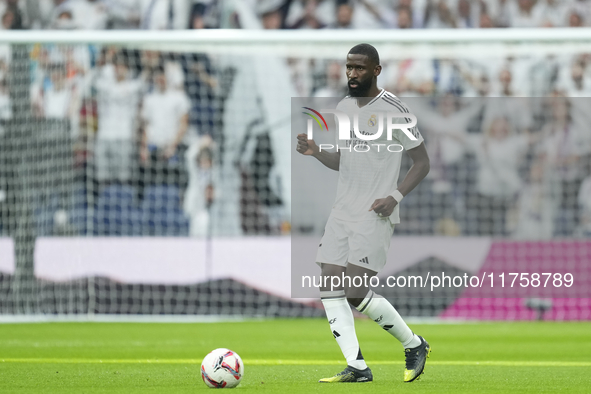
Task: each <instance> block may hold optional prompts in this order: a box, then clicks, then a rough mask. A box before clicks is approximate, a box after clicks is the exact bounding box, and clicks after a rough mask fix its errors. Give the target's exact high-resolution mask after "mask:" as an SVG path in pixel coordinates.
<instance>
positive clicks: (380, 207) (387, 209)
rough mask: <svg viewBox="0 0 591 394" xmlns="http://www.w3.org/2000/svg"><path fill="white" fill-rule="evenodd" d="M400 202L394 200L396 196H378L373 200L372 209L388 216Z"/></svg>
mask: <svg viewBox="0 0 591 394" xmlns="http://www.w3.org/2000/svg"><path fill="white" fill-rule="evenodd" d="M396 205H398V202H397V201H396V200H394V197H392V196H388V197H386V198H378V199H377V200H375V201H374V202H373V204H372V205H371V208H369V210H370V211H374V212H375V213H376V214H377V215H378V216H380V217H388V216H390V215H392V212H394V208H396Z"/></svg>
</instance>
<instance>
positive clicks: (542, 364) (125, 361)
mask: <svg viewBox="0 0 591 394" xmlns="http://www.w3.org/2000/svg"><path fill="white" fill-rule="evenodd" d="M0 362H2V363H25V364H27V363H30V364H201V360H199V359H95V358H4V359H0ZM244 364H245V365H341V364H343V365H344V364H345V362H344V361H336V360H245V361H244ZM371 364H374V365H398V364H400V365H402V364H403V362H402V361H373V362H371ZM428 364H429V365H432V366H437V365H452V366H453V365H458V366H479V365H481V366H498V367H591V362H584V361H436V360H434V361H428Z"/></svg>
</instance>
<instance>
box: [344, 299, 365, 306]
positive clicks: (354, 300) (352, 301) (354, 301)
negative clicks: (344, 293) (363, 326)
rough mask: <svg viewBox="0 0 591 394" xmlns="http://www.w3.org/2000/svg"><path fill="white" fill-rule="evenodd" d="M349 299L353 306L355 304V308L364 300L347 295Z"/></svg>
mask: <svg viewBox="0 0 591 394" xmlns="http://www.w3.org/2000/svg"><path fill="white" fill-rule="evenodd" d="M347 301H348V302H349V304H351V305H352V306H354V307H355V308H357V307H358V306H359V305H361V302H362V301H363V298H352V297H347Z"/></svg>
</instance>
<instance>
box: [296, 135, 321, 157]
mask: <svg viewBox="0 0 591 394" xmlns="http://www.w3.org/2000/svg"><path fill="white" fill-rule="evenodd" d="M296 150H297V151H298V152H300V153H301V154H302V155H307V156H312V155H315V154H317V153H318V152H319V151H320V149H318V145H316V142H314V140H309V139H308V135H307V134H298V146H297V147H296Z"/></svg>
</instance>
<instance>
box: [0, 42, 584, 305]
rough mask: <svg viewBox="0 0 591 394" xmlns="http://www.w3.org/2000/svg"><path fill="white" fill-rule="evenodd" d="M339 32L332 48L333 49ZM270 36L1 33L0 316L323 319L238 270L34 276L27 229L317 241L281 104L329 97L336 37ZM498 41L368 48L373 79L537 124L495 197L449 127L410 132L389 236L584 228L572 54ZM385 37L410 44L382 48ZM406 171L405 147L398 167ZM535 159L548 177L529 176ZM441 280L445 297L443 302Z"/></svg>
mask: <svg viewBox="0 0 591 394" xmlns="http://www.w3.org/2000/svg"><path fill="white" fill-rule="evenodd" d="M348 40H350V38H346V39H344V40H343V41H344V42H343V43H338V47H339V48H341V47H342V48H345V47H347V48H348V43H349V41H348ZM286 43H287V41H286ZM286 43H281V42H280V41H277V42H275V43H272V44H265V43H257V45H256V48H257V49H258V50H260V52H257V54H253V53H252V52H251V53H248V51H247V50H243V51H240V53H232V52H230V51H233V50H234V49H236V48H237V47H239V45H237V44H234V45H232V46H228V48H227V49H226V50H224V47H223V44H220V45H219V46H218V47H217V48H214V46H215V45H213V46H212V45H210V50H209V51H205V50H190V49H189V48H190V44H187V42H186V41H183V42H179V43H178V45H176V47H178V48H183V50H182V51H178V50H176V49H174V48H175V45H174V42H171V43H170V48H171V49H168V50H165V49H164V47H166V45H163V44H161V43H160V44H158V45H156V44H154V45H150V44H149V43H148V44H146V43H143V44H142V45H137V44H134V43H129V44H128V45H122V44H119V45H114V46H111V45H106V44H95V43H91V42H89V43H78V44H62V43H58V42H55V43H43V44H17V43H8V44H3V47H2V50H1V51H0V53H1V54H2V58H0V160H1V162H0V234H1V235H2V236H3V237H7V238H10V239H12V241H13V248H14V256H15V263H14V269H13V270H10V269H7V270H4V272H3V273H1V275H2V276H0V295H1V296H0V311H1V312H2V313H5V314H11V313H47V314H81V313H109V314H244V315H272V316H302V315H322V311H321V310H319V309H317V308H316V305H314V304H310V303H306V304H301V303H298V302H295V301H291V300H287V299H285V298H282V297H281V296H277V295H273V294H271V293H268V292H267V291H265V290H260V289H257V288H256V286H251V285H249V284H246V283H245V282H244V283H243V282H241V281H240V280H239V279H240V278H234V279H238V280H230V279H213V278H208V276H209V274H203V275H202V277H203V278H204V280H202V281H199V280H196V281H195V283H192V284H190V283H184V284H174V285H173V284H166V283H163V284H158V283H157V282H154V281H152V282H149V283H134V282H133V281H127V282H126V281H125V280H123V281H118V280H117V278H115V277H109V276H108V275H106V276H101V275H94V274H92V270H90V271H89V272H86V273H84V274H80V275H78V276H76V275H74V274H73V275H72V276H71V278H70V279H67V280H63V279H62V280H61V281H56V280H53V279H51V278H48V277H47V275H46V276H45V277H42V276H41V275H39V274H38V272H37V271H36V269H37V268H38V267H36V264H37V263H38V259H39V258H38V256H36V248H35V245H36V242H37V241H38V240H39V239H41V238H44V239H45V238H53V237H66V238H70V239H76V238H78V237H87V238H97V239H99V238H102V237H109V238H116V237H120V238H121V239H126V238H125V237H154V238H159V237H166V238H169V237H187V236H192V237H197V238H199V239H204V240H206V242H210V241H211V239H215V238H224V237H236V238H234V239H236V240H241V239H245V238H244V237H245V236H251V235H256V236H264V237H268V238H266V239H268V240H269V242H270V243H273V242H278V241H277V239H280V238H281V236H282V235H286V234H289V233H290V232H293V233H294V234H298V235H305V236H310V237H316V238H318V237H319V236H320V235H321V234H322V230H323V223H319V222H318V221H315V222H313V223H299V222H298V223H299V225H298V227H297V228H296V227H294V228H291V216H290V215H291V206H292V201H291V199H292V193H291V192H292V191H291V177H290V172H291V169H290V154H291V150H292V141H291V137H290V136H291V133H290V130H289V128H290V121H289V119H290V104H289V99H290V98H291V97H297V96H300V97H307V96H316V97H341V96H343V95H345V94H346V90H345V88H346V83H345V76H344V72H343V66H344V62H343V57H344V54H345V53H346V50H347V49H344V50H343V51H341V52H342V53H340V52H339V55H338V56H337V54H336V50H335V49H334V48H335V45H336V44H334V43H322V42H318V43H313V42H312V43H307V44H305V45H304V44H297V43H296V44H289V45H291V50H289V49H286V48H288V47H289V45H288V44H286ZM497 44H498V45H496V46H494V48H496V49H495V50H493V51H492V53H489V54H488V55H487V56H486V57H483V56H482V47H481V46H479V48H480V51H479V52H476V53H467V52H466V51H463V50H462V49H461V41H458V42H456V43H455V44H454V45H453V46H451V47H450V46H446V47H445V50H444V51H443V52H441V51H442V50H441V48H439V49H438V47H437V44H424V43H423V44H416V45H414V44H412V43H406V44H404V45H403V46H400V45H398V44H396V45H393V46H392V47H388V46H386V44H382V46H384V50H383V51H381V52H382V59H381V60H382V61H381V63H382V66H383V70H384V71H383V73H382V75H381V76H380V78H379V84H380V85H381V86H383V87H384V88H386V89H387V90H389V91H391V92H393V93H395V94H397V95H399V96H400V97H403V98H404V97H416V96H419V97H423V99H422V100H423V101H424V102H425V103H426V105H430V106H431V107H432V108H440V109H441V110H442V111H445V110H449V111H451V112H453V113H455V112H459V111H463V110H465V109H466V108H467V107H468V106H469V105H468V104H467V103H468V102H472V101H473V99H458V97H470V98H478V97H491V96H496V97H516V96H517V97H518V96H523V97H530V98H527V99H524V100H523V101H522V103H524V104H523V105H524V107H523V108H526V110H525V112H523V111H522V112H521V113H520V114H521V115H523V114H524V113H526V112H527V116H525V118H528V119H530V120H529V121H528V123H527V124H524V125H522V127H521V129H520V130H517V133H518V134H521V133H526V132H528V133H529V132H533V133H536V134H539V135H540V136H541V137H540V142H539V144H538V145H535V146H532V147H531V149H529V150H526V151H525V153H523V157H520V158H519V160H518V162H519V168H518V169H517V173H518V175H519V184H518V189H519V190H518V192H517V193H514V196H516V197H515V198H516V199H514V200H510V201H504V202H502V203H499V202H498V201H497V200H496V199H495V198H493V197H491V198H488V199H487V196H480V197H479V198H476V197H478V196H477V195H478V187H479V186H478V182H479V181H478V171H479V168H480V167H479V166H482V165H483V164H482V162H479V161H478V160H477V157H476V156H475V155H474V154H472V155H471V154H469V153H466V154H464V153H462V154H460V155H459V156H461V157H460V158H459V159H458V160H454V159H453V158H450V157H446V156H442V155H441V149H443V148H447V147H448V146H449V145H450V144H451V145H453V141H452V140H453V136H449V135H445V136H444V135H438V134H437V131H436V130H429V127H425V128H424V129H422V132H423V134H424V136H425V140H426V141H427V142H428V146H429V149H430V153H431V157H432V168H433V170H432V171H431V174H430V177H429V179H428V180H427V181H425V182H423V184H421V186H420V187H419V188H418V189H417V190H415V191H414V192H413V193H412V194H411V195H410V196H408V197H407V198H406V199H405V201H404V203H403V205H402V209H401V222H402V224H401V225H400V226H398V228H397V230H396V234H395V235H410V236H419V237H422V236H434V235H444V236H455V237H459V236H465V237H472V236H493V237H503V238H513V239H544V240H550V239H553V238H557V237H559V238H567V239H568V238H574V237H588V236H589V235H590V234H591V205H590V204H589V201H591V189H590V184H591V183H590V180H589V179H590V178H589V176H590V170H589V166H590V164H589V163H590V152H591V142H590V141H591V138H589V135H590V134H589V132H588V130H587V129H586V128H585V127H584V124H588V123H586V116H587V114H586V112H587V111H585V109H584V108H585V99H576V100H569V99H566V98H564V97H584V96H586V95H587V94H588V93H590V92H591V91H589V87H590V86H591V80H590V78H591V67H588V63H589V61H590V58H589V55H588V54H585V53H583V52H577V51H575V50H571V51H567V50H565V49H564V48H560V46H557V45H556V44H553V45H548V47H545V46H544V44H543V43H537V44H536V45H535V51H533V50H528V51H525V52H524V53H523V54H521V55H520V54H519V51H518V50H516V46H503V45H504V44H503V43H497ZM571 44H572V46H571V47H573V48H578V45H579V44H580V42H579V40H573V42H572V43H571ZM471 45H474V44H471ZM567 47H568V46H567ZM247 48H252V46H251V47H248V46H247ZM277 48H280V50H276V49H277ZM400 48H409V52H408V53H409V54H410V55H409V56H401V54H400V53H399V52H397V51H395V50H394V49H400ZM378 49H380V48H379V47H378ZM535 97H538V98H535ZM542 97H554V99H552V100H553V101H552V100H550V99H543V98H542ZM446 106H448V107H450V108H448V109H445V107H446ZM565 108H566V109H565ZM528 111H529V112H528ZM560 111H567V115H568V116H570V117H571V119H574V121H575V122H574V123H573V124H575V123H576V125H575V126H577V127H578V125H582V126H580V127H578V129H577V127H574V128H572V127H571V128H569V127H568V125H569V124H568V122H567V126H566V127H563V129H562V130H559V129H557V128H556V130H550V128H551V126H552V125H554V124H555V123H556V122H555V120H556V119H557V117H559V116H562V115H561V114H560ZM482 116H483V115H482V113H474V114H471V117H470V118H469V119H468V121H467V122H465V125H464V126H463V127H464V131H465V132H466V133H467V134H472V135H482V134H484V128H483V126H482V121H483V119H482ZM553 122H554V123H553ZM556 124H558V123H556ZM419 127H421V124H420V121H419ZM574 129H577V130H576V131H573V130H574ZM552 138H554V140H553V139H552ZM544 143H545V144H546V145H544ZM544 146H545V147H546V148H544ZM544 149H546V150H545V151H544ZM456 156H457V155H456ZM409 166H410V161H409V160H408V158H405V159H404V162H403V166H402V170H401V174H404V173H405V170H406V169H408V168H409ZM545 171H546V172H545ZM548 171H549V172H551V173H552V174H554V175H553V177H554V179H558V181H554V182H552V183H551V185H547V184H541V183H539V182H538V183H536V179H538V178H539V177H540V176H542V177H543V175H544V174H548V173H549V172H548ZM297 203H298V202H297V201H294V204H297ZM470 204H472V205H470ZM474 204H476V205H474ZM479 204H480V205H479ZM482 204H484V205H482ZM315 209H317V211H315ZM327 214H328V213H327V212H324V211H323V210H322V209H321V208H320V207H318V208H315V207H308V209H307V210H306V216H309V217H314V218H317V217H326V215H327ZM277 237H279V238H277ZM205 250H206V251H205V252H204V253H203V255H200V256H195V257H193V256H192V257H191V258H192V259H195V260H196V261H199V263H201V262H203V267H205V268H203V269H202V271H203V272H205V271H206V270H207V264H209V263H208V261H209V259H210V258H211V256H209V254H208V253H211V250H210V249H208V248H205ZM207 250H209V251H207ZM71 253H76V252H75V251H74V250H63V254H64V256H65V255H68V254H71ZM213 253H215V251H214V252H213ZM248 253H251V252H248ZM254 253H257V251H254ZM258 253H261V254H263V255H264V254H265V253H267V252H266V251H265V250H262V251H261V250H259V251H258ZM104 256H105V257H104V258H105V259H108V258H109V257H108V256H109V255H108V253H106V252H105V255H104ZM208 256H209V257H208ZM121 259H122V260H121V261H124V260H125V258H121ZM166 259H167V257H166V254H164V255H163V256H162V264H163V265H165V264H166ZM236 260H237V261H229V262H227V263H228V264H240V261H239V260H240V255H239V254H238V255H237V256H236ZM427 263H429V262H427ZM427 263H425V264H427ZM431 263H433V264H435V265H437V264H436V263H437V262H433V261H431ZM56 264H58V265H59V259H58V261H57V263H56ZM81 264H82V263H81ZM221 264H224V262H221ZM429 264H430V263H429ZM82 265H83V264H82ZM134 267H135V266H134ZM200 267H201V266H200ZM134 269H138V268H134ZM139 269H141V268H139ZM200 269H201V268H200ZM253 269H254V268H253ZM288 269H289V268H288ZM164 270H166V268H164ZM454 291H455V292H457V290H454ZM454 291H451V292H450V298H449V300H448V301H449V302H448V303H447V304H446V305H449V303H451V302H452V301H453V300H454V299H455V298H456V297H457V294H456V293H454ZM407 296H408V294H407ZM392 297H396V299H397V305H398V306H399V307H400V308H401V312H402V313H404V314H410V315H430V316H432V315H437V314H439V313H440V312H441V310H442V308H443V306H442V305H443V304H441V302H439V301H438V302H439V303H440V304H441V305H439V304H438V305H426V304H424V303H421V302H415V301H413V300H414V299H413V298H407V299H406V298H404V297H405V295H404V294H399V293H396V295H395V296H392Z"/></svg>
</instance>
